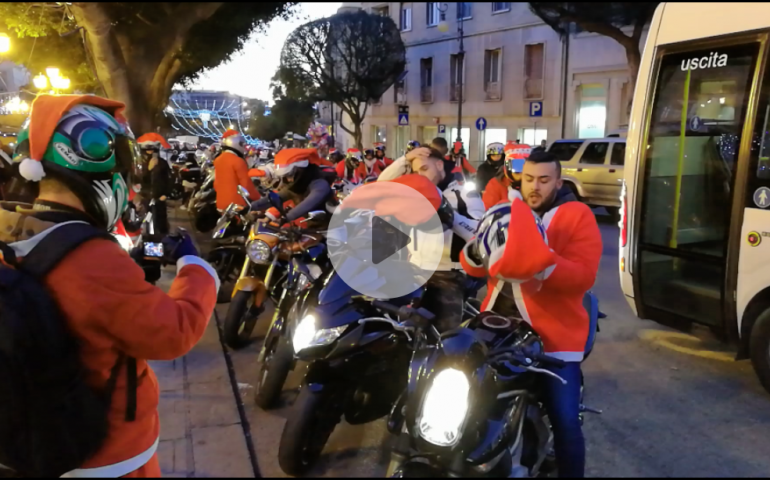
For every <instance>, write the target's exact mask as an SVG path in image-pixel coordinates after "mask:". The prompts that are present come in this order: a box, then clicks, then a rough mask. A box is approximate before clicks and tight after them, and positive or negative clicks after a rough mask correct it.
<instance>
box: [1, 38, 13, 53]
mask: <svg viewBox="0 0 770 480" xmlns="http://www.w3.org/2000/svg"><path fill="white" fill-rule="evenodd" d="M10 50H11V39H10V38H9V37H8V35H6V34H5V33H0V53H8V52H9V51H10Z"/></svg>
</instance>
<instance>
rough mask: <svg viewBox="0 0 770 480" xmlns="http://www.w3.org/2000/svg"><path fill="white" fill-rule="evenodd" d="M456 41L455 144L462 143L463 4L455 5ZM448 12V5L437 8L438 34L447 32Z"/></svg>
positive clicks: (443, 4) (444, 4) (463, 74)
mask: <svg viewBox="0 0 770 480" xmlns="http://www.w3.org/2000/svg"><path fill="white" fill-rule="evenodd" d="M456 5H457V33H458V38H457V40H458V41H459V42H460V50H459V51H458V52H457V65H458V66H457V69H456V71H455V74H458V75H457V76H458V77H459V78H458V79H457V90H458V91H457V139H456V140H455V141H456V142H461V143H462V141H463V138H462V122H463V77H464V76H465V48H464V43H463V38H464V31H463V18H464V17H465V15H464V12H462V11H461V9H462V8H463V4H462V3H460V2H458V3H457V4H456ZM447 10H449V5H448V4H446V3H441V4H439V6H438V11H439V12H441V21H440V22H439V24H438V30H439V31H440V32H448V31H449V24H448V23H447V21H446V12H447Z"/></svg>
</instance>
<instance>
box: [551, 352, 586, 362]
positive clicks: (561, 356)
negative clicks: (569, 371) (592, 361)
mask: <svg viewBox="0 0 770 480" xmlns="http://www.w3.org/2000/svg"><path fill="white" fill-rule="evenodd" d="M545 354H546V355H547V356H549V357H551V358H556V359H558V360H561V361H562V362H582V361H583V357H584V356H585V353H584V352H545Z"/></svg>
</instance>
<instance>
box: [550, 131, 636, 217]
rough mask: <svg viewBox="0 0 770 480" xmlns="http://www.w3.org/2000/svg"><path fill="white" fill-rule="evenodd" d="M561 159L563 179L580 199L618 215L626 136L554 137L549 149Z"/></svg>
mask: <svg viewBox="0 0 770 480" xmlns="http://www.w3.org/2000/svg"><path fill="white" fill-rule="evenodd" d="M548 151H549V152H550V153H553V154H554V155H555V156H556V158H558V159H559V160H560V161H561V166H562V178H563V179H564V184H565V185H567V186H568V187H569V188H571V189H572V191H573V192H574V193H575V196H576V197H578V198H579V199H580V200H581V201H582V202H584V203H587V204H589V205H596V206H602V207H606V208H607V210H608V211H609V212H610V213H611V214H613V215H617V213H618V209H619V208H620V189H621V187H622V185H623V163H624V162H625V157H626V139H625V138H622V137H613V138H591V139H588V140H557V141H555V142H554V143H553V144H552V145H551V147H550V148H549V149H548Z"/></svg>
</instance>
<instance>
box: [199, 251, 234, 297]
mask: <svg viewBox="0 0 770 480" xmlns="http://www.w3.org/2000/svg"><path fill="white" fill-rule="evenodd" d="M207 261H208V262H209V264H210V265H211V266H212V267H214V270H216V272H217V276H218V277H219V282H220V283H221V285H220V286H219V292H217V303H229V302H230V301H231V300H232V296H233V289H234V288H235V283H236V282H237V281H238V274H239V273H240V264H241V263H242V261H235V260H233V259H232V258H230V255H225V254H223V253H222V252H217V251H214V252H212V253H211V254H209V257H208V259H207Z"/></svg>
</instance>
